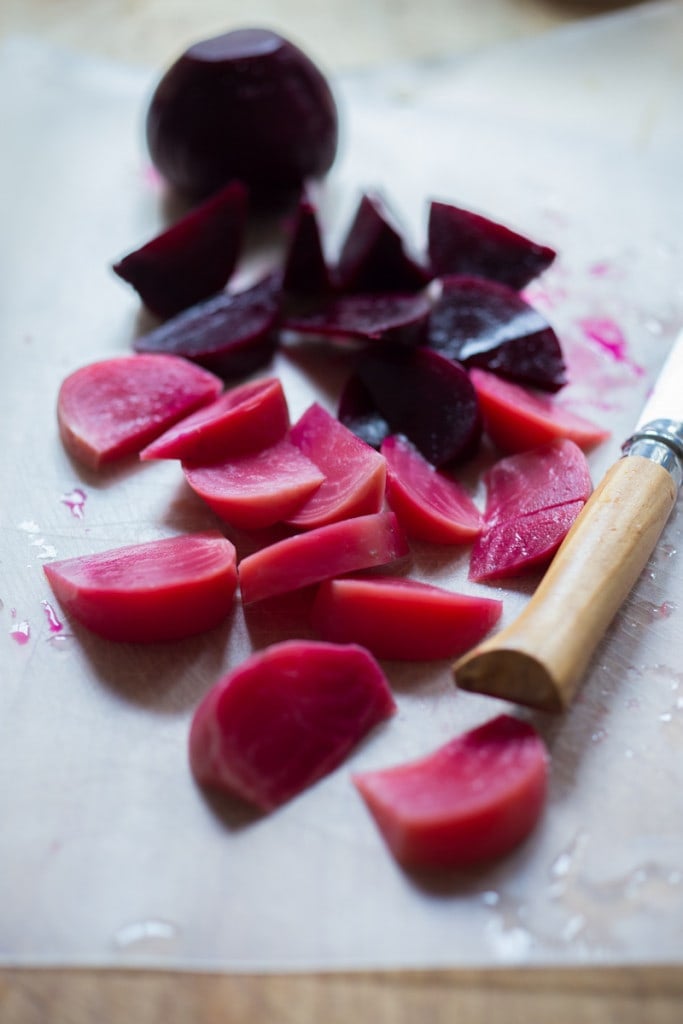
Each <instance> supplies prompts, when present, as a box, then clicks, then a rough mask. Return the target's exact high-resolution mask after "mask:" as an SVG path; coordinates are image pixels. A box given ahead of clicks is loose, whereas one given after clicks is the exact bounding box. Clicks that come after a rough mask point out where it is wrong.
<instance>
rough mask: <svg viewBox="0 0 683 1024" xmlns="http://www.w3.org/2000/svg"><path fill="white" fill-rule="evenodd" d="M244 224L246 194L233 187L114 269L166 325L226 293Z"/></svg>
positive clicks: (137, 250) (130, 254) (193, 212)
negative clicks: (182, 313)
mask: <svg viewBox="0 0 683 1024" xmlns="http://www.w3.org/2000/svg"><path fill="white" fill-rule="evenodd" d="M246 221H247V190H246V188H245V187H244V185H242V184H241V183H240V182H238V181H233V182H231V183H230V184H229V185H227V186H226V187H225V188H224V189H221V191H220V192H218V193H217V194H216V195H215V196H212V197H211V198H210V199H207V200H206V202H204V203H202V204H201V205H200V206H198V207H196V208H195V209H194V210H191V211H190V213H188V214H186V215H185V216H184V217H182V218H181V219H180V220H179V221H177V222H176V223H175V224H173V225H172V226H171V227H170V228H168V229H167V230H166V231H163V232H162V233H161V234H160V235H157V236H156V238H153V239H152V240H151V241H150V242H147V244H146V245H143V246H142V248H140V249H136V250H135V251H134V252H131V253H129V254H128V255H127V256H124V257H123V259H121V260H119V261H118V262H117V263H115V264H114V265H113V268H112V269H113V270H114V272H115V273H116V274H118V276H119V277H121V278H122V279H123V280H124V281H127V282H128V283H129V284H131V285H132V286H133V288H135V290H136V291H137V293H138V295H139V296H140V298H141V299H142V301H143V303H144V304H145V306H146V307H147V309H149V310H150V311H151V312H152V313H154V314H156V316H158V317H161V318H162V319H163V320H166V319H167V318H168V317H171V316H175V314H176V313H180V312H181V311H182V310H184V309H187V308H188V307H189V306H194V305H195V303H197V302H201V301H202V299H208V298H209V296H211V295H214V294H215V293H216V292H218V291H220V290H221V288H224V287H225V285H226V284H227V283H228V280H229V278H230V276H231V274H232V272H233V270H234V269H235V265H236V263H237V258H238V256H239V254H240V251H241V248H242V243H243V240H244V232H245V228H246Z"/></svg>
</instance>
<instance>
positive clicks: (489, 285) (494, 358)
mask: <svg viewBox="0 0 683 1024" xmlns="http://www.w3.org/2000/svg"><path fill="white" fill-rule="evenodd" d="M427 344H428V345H429V347H430V348H432V349H433V350H434V351H435V352H440V353H441V355H444V356H447V357H448V358H449V359H457V360H458V362H461V363H463V364H464V365H465V366H468V367H470V366H478V367H481V368H482V369H484V370H489V371H490V372H491V373H497V374H499V375H500V376H501V377H507V378H509V379H510V380H514V381H518V382H519V383H521V384H526V385H529V386H533V387H537V388H541V389H543V390H545V391H559V389H560V388H561V387H562V386H563V385H564V384H565V383H566V367H565V362H564V357H563V354H562V349H561V347H560V342H559V339H558V337H557V335H556V334H555V331H554V330H553V329H552V327H551V326H550V324H549V323H548V322H547V320H545V318H544V317H543V316H541V314H540V313H538V312H537V311H536V310H535V309H534V308H533V306H530V305H529V303H528V302H526V301H525V300H524V299H523V298H522V297H521V296H520V295H519V294H518V293H517V292H516V291H514V290H513V289H512V288H509V287H508V286H507V285H504V284H498V283H497V282H495V281H485V280H484V279H483V278H479V277H467V276H456V277H446V278H444V280H443V282H442V291H441V295H440V297H439V299H438V300H437V301H436V303H435V305H434V309H433V310H432V314H431V316H430V318H429V327H428V340H427Z"/></svg>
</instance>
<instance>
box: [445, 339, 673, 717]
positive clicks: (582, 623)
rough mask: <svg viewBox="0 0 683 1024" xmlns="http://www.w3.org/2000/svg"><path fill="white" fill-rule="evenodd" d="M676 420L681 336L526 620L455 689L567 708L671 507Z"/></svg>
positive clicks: (484, 648) (465, 672)
mask: <svg viewBox="0 0 683 1024" xmlns="http://www.w3.org/2000/svg"><path fill="white" fill-rule="evenodd" d="M682 417H683V331H681V333H680V334H679V335H678V338H677V339H676V341H675V343H674V346H673V348H672V349H671V351H670V353H669V355H668V358H667V359H666V361H665V363H664V365H663V367H662V369H661V371H660V373H659V376H658V378H657V381H656V383H655V385H654V388H653V390H652V392H651V394H650V397H649V398H648V400H647V402H646V404H645V406H644V408H643V411H642V413H641V415H640V417H639V419H638V422H637V424H636V426H635V429H634V431H633V433H632V434H631V436H630V437H629V438H628V440H627V441H626V442H625V443H624V445H623V446H622V456H621V458H620V459H619V460H618V461H617V462H615V463H614V465H613V466H611V467H610V469H609V470H608V471H607V473H606V475H605V477H604V478H603V480H602V482H601V483H600V484H599V486H598V487H597V488H596V489H595V491H594V492H593V494H592V495H591V496H590V498H589V499H588V501H587V502H586V504H585V506H584V508H583V510H582V512H581V513H580V515H579V516H578V517H577V519H576V521H575V522H574V525H573V526H572V528H571V530H570V531H569V533H568V534H567V536H566V537H565V539H564V541H563V543H562V545H561V546H560V548H559V549H558V551H557V553H556V555H555V557H554V559H553V561H552V562H551V564H550V567H549V568H548V570H547V572H546V574H545V576H544V577H543V579H542V580H541V582H540V584H539V586H538V588H537V589H536V591H535V592H534V594H533V595H532V597H531V599H530V600H529V603H528V604H527V606H526V607H525V609H524V611H523V612H522V613H521V614H520V615H519V617H518V618H517V619H516V620H515V621H514V622H512V623H511V624H510V625H509V626H507V627H506V628H505V629H503V630H501V632H499V633H498V634H496V635H494V636H493V637H491V638H490V639H488V640H486V641H484V642H483V643H482V644H480V645H478V646H477V647H475V648H473V649H472V650H471V651H469V652H468V653H467V654H466V655H464V656H463V657H461V658H460V659H459V660H458V661H456V663H455V665H454V666H453V672H454V675H455V681H456V683H457V685H458V687H459V688H460V689H463V690H469V691H474V692H477V693H485V694H489V695H490V696H493V697H500V698H502V699H504V700H510V701H514V702H516V703H518V704H524V705H527V706H529V707H534V708H539V709H541V710H544V711H563V710H565V709H566V708H567V707H568V706H569V705H570V703H571V701H572V699H573V697H574V695H575V693H576V691H577V689H578V687H579V684H580V682H581V679H582V677H583V675H584V673H585V671H586V669H587V667H588V664H589V662H590V660H591V657H592V655H593V653H594V651H595V648H596V647H597V645H598V643H599V641H600V639H601V638H602V636H603V635H604V633H605V632H606V630H607V628H608V626H609V625H610V623H611V621H612V619H613V618H614V616H615V615H616V613H617V611H618V610H619V608H620V606H621V604H622V603H623V601H624V600H625V598H626V596H627V595H628V593H629V592H630V590H631V589H632V587H633V586H634V584H635V582H636V580H637V579H638V577H639V576H640V574H641V572H642V570H643V569H644V568H645V565H646V564H647V560H648V558H649V557H650V555H651V553H652V551H653V549H654V547H655V545H656V543H657V541H658V539H659V537H660V535H661V533H662V530H663V529H664V526H665V524H666V521H667V519H668V518H669V515H670V513H671V511H672V509H673V507H674V505H675V503H676V496H677V494H678V490H679V488H680V485H681V480H682V479H683V419H682Z"/></svg>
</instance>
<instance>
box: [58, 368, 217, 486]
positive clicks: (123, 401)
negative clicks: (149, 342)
mask: <svg viewBox="0 0 683 1024" xmlns="http://www.w3.org/2000/svg"><path fill="white" fill-rule="evenodd" d="M222 387H223V385H222V382H221V381H220V380H219V379H218V377H215V376H214V375H213V374H212V373H209V372H208V371H207V370H203V369H201V368H200V367H198V366H194V365H193V364H192V363H191V362H188V361H187V360H186V359H181V358H179V357H178V356H172V355H166V356H150V355H136V356H115V357H113V358H111V359H102V360H100V361H98V362H96V363H90V364H89V365H87V366H82V367H81V368H80V369H78V370H75V371H74V372H73V373H71V374H69V376H68V377H66V379H65V380H64V381H63V383H62V385H61V387H60V389H59V395H58V397H57V422H58V424H59V432H60V436H61V439H62V443H63V444H64V447H65V448H66V450H67V451H68V452H69V454H70V455H72V456H73V457H74V458H75V459H77V460H78V461H79V462H82V463H83V464H84V465H86V466H89V467H90V468H91V469H98V468H99V467H100V466H102V465H103V464H104V463H109V462H114V461H115V460H117V459H122V458H124V457H125V456H127V455H133V454H137V453H138V452H139V451H140V450H141V449H142V448H144V447H145V446H146V445H148V444H149V443H150V442H151V441H152V440H154V438H156V437H158V436H159V435H160V434H162V433H163V432H164V431H165V430H167V429H168V427H170V426H171V425H172V424H174V423H176V422H177V421H178V420H179V419H182V417H184V416H186V415H188V414H189V413H191V412H193V411H194V410H195V409H197V408H199V407H200V406H201V405H204V404H206V403H207V402H211V401H213V400H214V399H215V398H216V396H217V395H218V394H219V392H220V391H221V390H222Z"/></svg>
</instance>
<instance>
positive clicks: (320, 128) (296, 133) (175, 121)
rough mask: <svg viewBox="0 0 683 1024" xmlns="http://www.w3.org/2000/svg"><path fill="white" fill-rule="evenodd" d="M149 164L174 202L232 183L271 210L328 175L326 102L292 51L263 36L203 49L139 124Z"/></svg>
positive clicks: (252, 32) (178, 69) (258, 31)
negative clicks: (173, 194)
mask: <svg viewBox="0 0 683 1024" xmlns="http://www.w3.org/2000/svg"><path fill="white" fill-rule="evenodd" d="M146 132H147V145H148V148H149V152H150V155H151V157H152V160H153V162H154V164H155V166H156V167H157V169H158V170H159V171H160V173H161V174H162V175H163V176H164V178H166V180H167V181H168V182H169V183H170V184H171V185H172V186H173V188H175V189H177V190H178V191H179V192H182V193H185V194H187V195H190V196H194V197H199V196H206V195H209V194H210V193H212V192H215V191H216V189H218V188H221V187H222V186H223V185H224V184H225V183H226V182H228V181H231V180H232V179H235V178H237V179H239V180H240V181H243V182H245V183H246V184H247V185H248V186H249V189H250V194H251V196H252V199H253V202H254V204H255V205H256V206H261V207H271V208H272V207H273V206H275V205H278V204H280V203H281V202H282V201H283V200H286V199H288V198H290V197H291V195H292V194H295V193H297V192H298V191H299V190H300V188H301V186H302V184H303V183H304V182H305V181H306V179H308V178H317V177H321V176H322V175H324V174H325V173H326V172H327V171H328V170H329V169H330V167H331V166H332V163H333V161H334V158H335V155H336V151H337V139H338V115H337V107H336V103H335V100H334V96H333V94H332V91H331V89H330V86H329V84H328V82H327V80H326V78H325V76H324V75H323V74H322V72H321V71H320V69H319V68H318V67H316V65H315V64H314V63H313V62H312V61H311V59H310V58H309V57H308V56H307V55H306V54H305V53H303V52H302V51H301V50H300V49H299V48H298V47H296V46H295V45H294V44H293V43H291V42H289V40H287V39H284V38H283V37H282V36H280V35H277V34H276V33H275V32H271V31H269V30H267V29H262V28H243V29H237V30H235V31H232V32H227V33H225V34H223V35H220V36H215V37H213V38H211V39H203V40H201V41H200V42H198V43H195V45H193V46H191V47H190V48H189V49H188V50H186V51H185V52H184V53H183V54H182V56H181V57H180V58H179V59H178V60H177V61H175V63H174V64H172V65H171V67H169V69H168V70H167V71H166V73H165V74H164V76H163V78H162V79H161V81H160V82H159V84H158V86H157V87H156V89H155V91H154V94H153V96H152V99H151V102H150V105H149V109H148V111H147V120H146Z"/></svg>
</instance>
